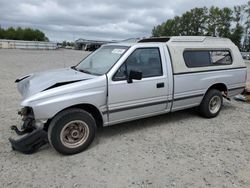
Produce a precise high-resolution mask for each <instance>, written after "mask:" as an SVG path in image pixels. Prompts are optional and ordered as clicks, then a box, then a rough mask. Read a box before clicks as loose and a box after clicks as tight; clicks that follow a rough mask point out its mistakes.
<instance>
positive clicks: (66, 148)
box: [48, 108, 96, 155]
mask: <svg viewBox="0 0 250 188" xmlns="http://www.w3.org/2000/svg"><path fill="white" fill-rule="evenodd" d="M95 133H96V123H95V120H94V118H93V117H92V115H91V114H89V113H88V112H86V111H84V110H82V109H77V108H72V109H67V110H65V111H62V112H60V113H59V114H57V115H56V116H55V117H54V118H53V119H52V121H51V123H50V125H49V128H48V139H49V142H50V144H51V146H52V147H53V148H54V149H55V150H56V151H58V152H59V153H61V154H64V155H71V154H76V153H80V152H82V151H84V150H85V149H86V148H87V147H88V146H89V145H90V144H91V143H92V141H93V140H94V138H95Z"/></svg>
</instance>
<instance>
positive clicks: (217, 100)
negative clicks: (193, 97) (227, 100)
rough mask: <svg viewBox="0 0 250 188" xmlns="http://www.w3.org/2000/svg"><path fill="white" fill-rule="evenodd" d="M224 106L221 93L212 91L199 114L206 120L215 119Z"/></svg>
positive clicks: (209, 92)
mask: <svg viewBox="0 0 250 188" xmlns="http://www.w3.org/2000/svg"><path fill="white" fill-rule="evenodd" d="M222 104H223V98H222V94H221V92H220V91H219V90H216V89H210V90H209V91H208V92H207V93H206V95H205V96H204V98H203V100H202V102H201V104H200V106H199V112H200V114H201V116H203V117H205V118H214V117H216V116H217V115H218V114H219V113H220V110H221V107H222Z"/></svg>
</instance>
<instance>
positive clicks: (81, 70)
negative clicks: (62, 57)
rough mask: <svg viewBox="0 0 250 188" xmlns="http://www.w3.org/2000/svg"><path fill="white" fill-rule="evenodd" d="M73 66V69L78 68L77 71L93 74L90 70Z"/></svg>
mask: <svg viewBox="0 0 250 188" xmlns="http://www.w3.org/2000/svg"><path fill="white" fill-rule="evenodd" d="M71 68H72V69H73V70H76V71H79V72H83V73H87V74H92V73H91V72H90V71H87V70H83V69H77V68H76V66H72V67H71Z"/></svg>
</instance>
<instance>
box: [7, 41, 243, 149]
mask: <svg viewBox="0 0 250 188" xmlns="http://www.w3.org/2000/svg"><path fill="white" fill-rule="evenodd" d="M246 75H247V68H246V65H245V64H244V61H243V59H242V56H241V54H240V52H239V50H238V48H237V47H236V46H235V45H234V44H233V43H232V42H231V41H230V40H229V39H225V38H214V37H170V38H149V39H143V40H140V41H139V42H137V43H133V44H130V43H113V44H107V45H103V46H102V47H101V48H99V49H98V50H97V51H95V52H93V53H91V54H90V55H89V56H87V57H86V58H85V59H83V60H82V61H81V62H80V63H79V64H78V65H76V66H73V67H70V68H64V69H58V70H51V71H47V72H38V73H33V74H29V75H27V76H25V77H23V78H20V79H17V80H16V82H17V86H18V90H19V92H20V93H21V95H22V102H21V106H22V109H21V110H20V111H19V114H20V115H21V116H23V120H24V124H23V126H22V130H21V131H20V130H19V129H17V127H15V126H13V127H12V129H14V130H15V131H16V132H17V133H18V134H25V133H28V134H27V135H26V136H25V137H23V138H21V139H19V140H13V139H10V141H11V144H12V147H13V149H16V150H19V151H22V152H24V153H32V152H33V151H35V150H37V149H38V148H39V147H40V146H41V145H43V144H44V143H46V142H47V140H48V141H49V143H50V144H51V146H52V147H53V148H55V150H57V151H58V152H60V153H62V154H75V153H79V152H81V151H83V150H84V149H86V148H87V147H88V146H89V145H90V144H91V142H92V141H93V139H94V137H95V133H96V128H97V126H109V125H113V124H117V123H121V122H126V121H131V120H135V119H139V118H145V117H149V116H154V115H158V114H163V113H168V112H173V111H177V110H182V109H186V108H191V107H198V109H199V110H198V111H199V113H200V114H201V115H202V116H204V117H206V118H213V117H215V116H217V115H218V114H219V112H220V110H221V107H222V103H223V97H224V98H226V99H229V98H230V97H232V96H234V95H237V94H239V93H241V92H242V91H243V90H244V87H245V82H246Z"/></svg>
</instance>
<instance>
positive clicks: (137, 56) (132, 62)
mask: <svg viewBox="0 0 250 188" xmlns="http://www.w3.org/2000/svg"><path fill="white" fill-rule="evenodd" d="M131 70H132V71H138V72H142V78H148V77H155V76H161V75H163V73H162V63H161V57H160V51H159V48H138V49H136V50H135V51H134V52H133V53H132V54H131V55H130V56H129V57H128V58H127V60H126V61H125V62H124V63H123V65H122V66H121V67H120V68H119V70H118V71H117V72H116V74H115V76H114V78H113V80H114V81H118V80H125V79H127V76H128V75H129V72H130V71H131Z"/></svg>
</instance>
